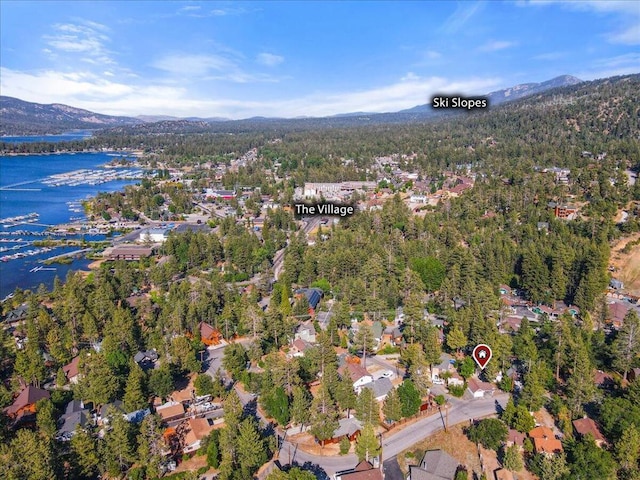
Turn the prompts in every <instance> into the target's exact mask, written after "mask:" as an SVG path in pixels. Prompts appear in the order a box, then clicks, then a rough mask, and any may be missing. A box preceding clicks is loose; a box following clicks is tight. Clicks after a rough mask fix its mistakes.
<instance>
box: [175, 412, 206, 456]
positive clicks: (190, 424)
mask: <svg viewBox="0 0 640 480" xmlns="http://www.w3.org/2000/svg"><path fill="white" fill-rule="evenodd" d="M211 430H213V424H212V423H209V421H208V420H207V419H206V418H190V419H189V420H187V434H186V435H185V436H184V448H183V449H182V451H183V452H184V453H190V452H195V451H196V450H198V449H199V448H200V442H201V441H202V439H203V438H204V437H206V436H207V435H209V433H211Z"/></svg>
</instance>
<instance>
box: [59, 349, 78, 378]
mask: <svg viewBox="0 0 640 480" xmlns="http://www.w3.org/2000/svg"><path fill="white" fill-rule="evenodd" d="M79 365H80V356H79V355H78V356H77V357H75V358H74V359H73V360H71V361H70V362H69V363H67V364H66V365H64V366H63V367H62V371H63V372H64V376H65V377H67V381H68V382H69V383H73V384H74V385H75V384H77V383H78V381H79V380H80V371H79Z"/></svg>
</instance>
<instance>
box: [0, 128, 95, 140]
mask: <svg viewBox="0 0 640 480" xmlns="http://www.w3.org/2000/svg"><path fill="white" fill-rule="evenodd" d="M90 136H91V131H89V130H78V131H75V132H67V133H61V134H60V135H32V136H28V137H11V136H8V137H0V142H7V143H35V142H71V141H74V140H82V139H84V138H89V137H90Z"/></svg>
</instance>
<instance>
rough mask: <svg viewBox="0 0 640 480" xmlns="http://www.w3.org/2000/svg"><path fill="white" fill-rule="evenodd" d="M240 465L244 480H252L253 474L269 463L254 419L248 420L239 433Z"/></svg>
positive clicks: (241, 426) (244, 421)
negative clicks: (248, 479) (249, 479)
mask: <svg viewBox="0 0 640 480" xmlns="http://www.w3.org/2000/svg"><path fill="white" fill-rule="evenodd" d="M237 451H238V465H239V467H240V471H241V472H242V478H251V476H252V474H253V473H254V472H255V471H256V470H257V469H258V467H260V466H261V465H262V464H263V463H264V462H266V461H267V451H266V448H265V444H264V440H263V439H262V438H261V436H260V432H259V431H258V426H257V424H256V422H255V420H254V419H253V418H251V417H250V418H246V419H244V420H243V421H242V423H241V424H240V428H239V431H238V449H237Z"/></svg>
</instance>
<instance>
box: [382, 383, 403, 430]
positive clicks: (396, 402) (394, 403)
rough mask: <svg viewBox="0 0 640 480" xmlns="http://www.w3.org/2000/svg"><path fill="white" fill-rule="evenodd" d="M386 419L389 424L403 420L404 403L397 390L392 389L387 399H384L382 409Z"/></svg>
mask: <svg viewBox="0 0 640 480" xmlns="http://www.w3.org/2000/svg"><path fill="white" fill-rule="evenodd" d="M382 412H383V413H384V418H385V420H386V421H387V422H388V423H394V422H397V421H398V420H400V419H401V418H402V403H401V402H400V397H399V396H398V392H397V391H396V389H392V390H391V391H390V392H389V393H388V394H387V398H385V399H384V405H383V407H382Z"/></svg>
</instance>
